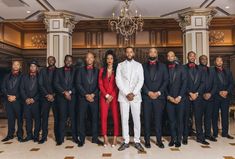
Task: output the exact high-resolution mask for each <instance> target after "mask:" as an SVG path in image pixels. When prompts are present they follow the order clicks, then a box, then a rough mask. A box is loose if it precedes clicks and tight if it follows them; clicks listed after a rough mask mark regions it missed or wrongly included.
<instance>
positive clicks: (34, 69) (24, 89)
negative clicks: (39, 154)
mask: <svg viewBox="0 0 235 159" xmlns="http://www.w3.org/2000/svg"><path fill="white" fill-rule="evenodd" d="M38 66H39V65H38V63H37V61H35V60H32V61H31V62H30V66H29V73H28V74H25V75H23V77H22V80H21V85H20V91H21V97H22V99H23V104H24V114H25V118H26V131H27V137H26V138H25V139H24V141H25V142H27V141H29V140H34V142H38V141H39V131H40V125H41V120H40V108H39V86H38ZM33 121H34V132H33V130H32V129H33Z"/></svg>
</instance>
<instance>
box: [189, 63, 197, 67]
mask: <svg viewBox="0 0 235 159" xmlns="http://www.w3.org/2000/svg"><path fill="white" fill-rule="evenodd" d="M188 66H189V68H195V67H196V64H195V63H189V64H188Z"/></svg>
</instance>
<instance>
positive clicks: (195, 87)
mask: <svg viewBox="0 0 235 159" xmlns="http://www.w3.org/2000/svg"><path fill="white" fill-rule="evenodd" d="M195 61H196V53H195V52H193V51H190V52H189V53H188V63H187V64H186V65H185V69H186V72H187V79H188V81H187V83H188V84H187V100H186V103H185V115H184V117H185V123H184V127H185V129H184V134H183V142H182V143H183V144H185V145H186V144H188V133H189V127H188V124H189V118H190V111H191V108H192V109H193V113H194V117H195V126H196V138H197V140H196V141H197V142H199V143H201V144H204V145H209V143H208V142H207V141H205V136H204V133H203V128H202V123H203V121H202V120H203V112H204V107H203V105H202V95H203V90H204V78H203V71H202V69H201V68H200V67H198V65H196V64H195Z"/></svg>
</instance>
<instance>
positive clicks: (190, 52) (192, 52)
mask: <svg viewBox="0 0 235 159" xmlns="http://www.w3.org/2000/svg"><path fill="white" fill-rule="evenodd" d="M190 54H194V55H197V54H196V52H194V51H189V52H188V56H189V55H190Z"/></svg>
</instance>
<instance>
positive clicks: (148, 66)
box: [146, 62, 159, 81]
mask: <svg viewBox="0 0 235 159" xmlns="http://www.w3.org/2000/svg"><path fill="white" fill-rule="evenodd" d="M146 65H147V72H148V77H149V78H150V80H151V81H155V80H156V79H157V75H158V71H159V63H158V62H157V64H156V65H155V67H156V71H155V72H154V75H153V78H151V76H150V65H149V63H148V62H147V63H146Z"/></svg>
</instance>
